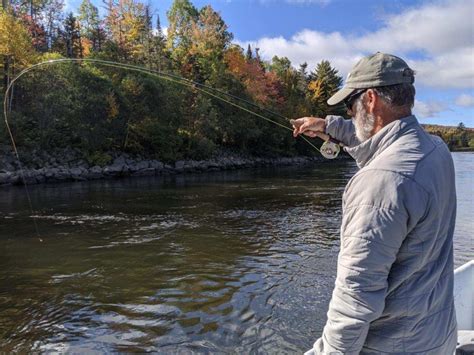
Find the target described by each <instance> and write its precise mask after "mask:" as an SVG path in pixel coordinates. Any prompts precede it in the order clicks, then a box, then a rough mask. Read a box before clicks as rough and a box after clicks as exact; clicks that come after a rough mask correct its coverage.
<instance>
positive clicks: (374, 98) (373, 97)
mask: <svg viewBox="0 0 474 355" xmlns="http://www.w3.org/2000/svg"><path fill="white" fill-rule="evenodd" d="M364 96H365V97H364V101H365V105H366V107H367V112H368V113H372V114H373V113H374V112H375V107H376V105H377V103H378V102H379V100H380V98H379V97H378V95H377V94H376V93H375V91H374V90H372V89H368V90H367V91H366V92H365V95H364Z"/></svg>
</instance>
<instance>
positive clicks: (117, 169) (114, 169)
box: [103, 163, 128, 176]
mask: <svg viewBox="0 0 474 355" xmlns="http://www.w3.org/2000/svg"><path fill="white" fill-rule="evenodd" d="M124 167H125V164H115V163H114V164H112V165H109V166H106V167H105V168H104V170H103V173H104V174H105V175H107V176H117V175H120V173H121V172H122V171H123V169H124ZM127 171H128V169H127Z"/></svg>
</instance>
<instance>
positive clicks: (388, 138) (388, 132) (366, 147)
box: [344, 115, 418, 168]
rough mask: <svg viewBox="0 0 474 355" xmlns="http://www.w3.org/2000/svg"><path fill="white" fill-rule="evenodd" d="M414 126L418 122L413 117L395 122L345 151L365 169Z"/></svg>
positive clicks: (346, 148)
mask: <svg viewBox="0 0 474 355" xmlns="http://www.w3.org/2000/svg"><path fill="white" fill-rule="evenodd" d="M414 124H418V120H417V119H416V117H415V116H413V115H411V116H407V117H404V118H401V119H398V120H395V121H393V122H390V123H389V124H388V125H386V126H385V127H383V128H382V129H381V130H380V131H378V132H377V133H376V134H374V135H373V136H372V137H370V138H369V139H367V140H366V141H364V142H362V143H361V144H359V145H356V146H354V147H345V148H344V150H345V151H346V152H347V153H349V155H350V156H352V157H353V158H354V159H355V161H356V163H357V166H358V167H359V168H363V167H364V166H366V165H368V164H369V163H370V162H371V161H372V160H373V159H374V158H375V157H376V156H378V155H379V154H380V153H382V152H383V151H384V150H385V149H386V148H387V147H388V146H390V145H391V144H392V143H393V142H394V141H396V140H397V139H398V137H400V136H401V135H402V134H403V133H404V132H405V131H406V130H407V128H408V127H410V126H412V125H414Z"/></svg>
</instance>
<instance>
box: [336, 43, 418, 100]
mask: <svg viewBox="0 0 474 355" xmlns="http://www.w3.org/2000/svg"><path fill="white" fill-rule="evenodd" d="M414 82H415V72H414V71H413V70H412V69H410V67H409V66H408V64H407V63H406V62H405V61H404V60H403V59H401V58H399V57H396V56H394V55H391V54H385V53H380V52H377V53H375V54H372V55H370V56H368V57H364V58H362V59H361V60H359V62H358V63H357V64H356V65H354V67H353V68H352V70H351V72H350V73H349V75H348V76H347V79H346V82H345V84H344V87H343V88H342V89H341V90H339V91H338V92H336V93H335V94H334V95H333V96H331V97H330V98H329V100H328V105H336V104H338V103H339V102H341V101H343V100H344V99H345V98H347V97H348V96H349V95H351V94H352V93H353V92H355V91H357V90H360V89H369V88H376V87H379V86H388V85H395V84H402V83H411V84H413V83H414Z"/></svg>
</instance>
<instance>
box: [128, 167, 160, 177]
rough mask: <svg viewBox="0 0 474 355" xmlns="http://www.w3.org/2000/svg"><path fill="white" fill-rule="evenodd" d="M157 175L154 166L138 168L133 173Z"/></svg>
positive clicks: (134, 174) (136, 174)
mask: <svg viewBox="0 0 474 355" xmlns="http://www.w3.org/2000/svg"><path fill="white" fill-rule="evenodd" d="M153 175H155V169H153V168H146V169H142V170H138V171H136V172H134V173H132V176H153Z"/></svg>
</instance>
